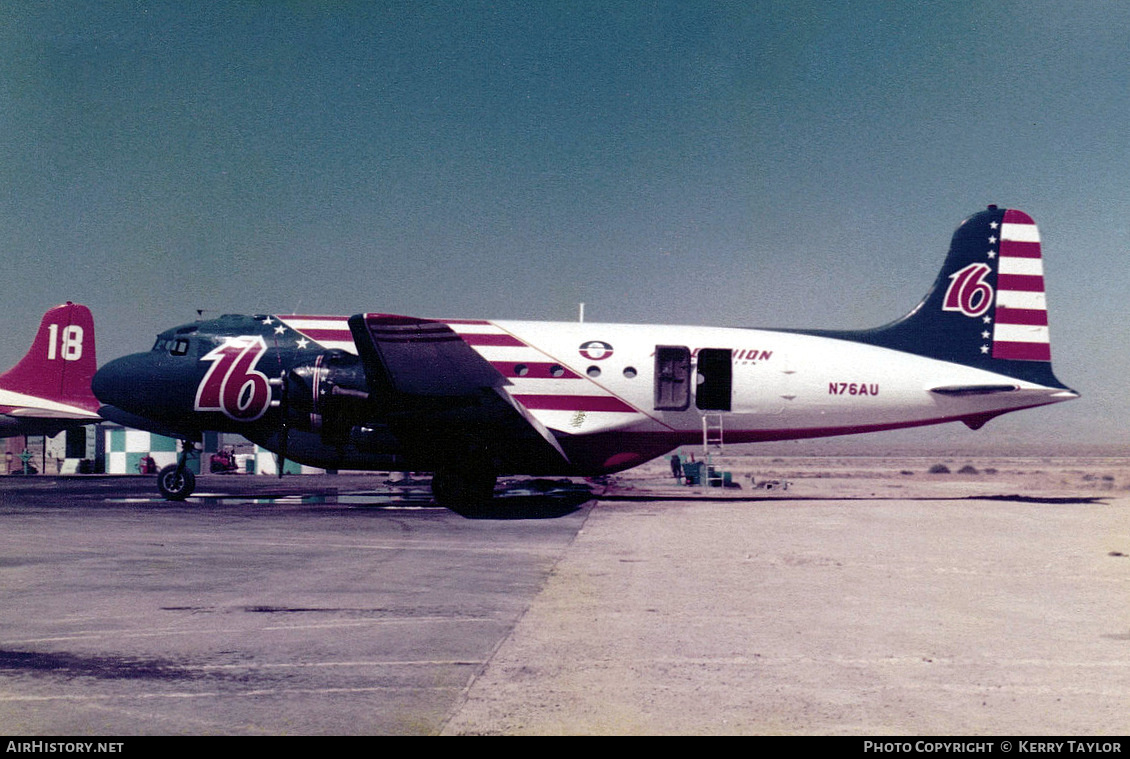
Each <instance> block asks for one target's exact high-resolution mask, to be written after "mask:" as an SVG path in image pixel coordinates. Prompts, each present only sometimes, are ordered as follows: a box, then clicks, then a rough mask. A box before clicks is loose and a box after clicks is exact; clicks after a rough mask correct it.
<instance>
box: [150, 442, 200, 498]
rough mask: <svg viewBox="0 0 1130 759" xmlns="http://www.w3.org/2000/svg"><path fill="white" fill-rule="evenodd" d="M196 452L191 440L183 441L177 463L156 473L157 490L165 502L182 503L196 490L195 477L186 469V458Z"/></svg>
mask: <svg viewBox="0 0 1130 759" xmlns="http://www.w3.org/2000/svg"><path fill="white" fill-rule="evenodd" d="M195 452H196V445H195V444H194V443H193V442H192V441H191V440H186V441H184V446H183V447H182V448H181V452H180V456H178V457H177V463H175V464H169V465H168V466H166V467H164V468H163V469H162V470H161V471H160V472H158V473H157V489H158V490H160V491H161V495H162V496H163V497H164V498H165V500H166V501H183V500H184V499H186V498H188V497H189V496H190V495H192V491H194V490H196V475H195V474H193V473H192V470H191V469H189V468H188V466H187V464H188V458H189V456H190V455H192V454H193V453H195Z"/></svg>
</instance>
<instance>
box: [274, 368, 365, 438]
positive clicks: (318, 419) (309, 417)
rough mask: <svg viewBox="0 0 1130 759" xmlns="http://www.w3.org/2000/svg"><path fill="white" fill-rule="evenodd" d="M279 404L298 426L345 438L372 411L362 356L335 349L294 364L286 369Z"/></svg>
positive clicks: (287, 416)
mask: <svg viewBox="0 0 1130 759" xmlns="http://www.w3.org/2000/svg"><path fill="white" fill-rule="evenodd" d="M284 381H285V386H284V388H283V391H282V393H281V395H282V397H281V398H280V402H279V406H280V407H281V409H280V410H281V411H282V413H283V414H284V416H285V419H286V423H287V424H288V425H292V426H293V427H294V428H295V429H301V430H304V431H307V432H315V433H320V434H321V435H322V438H323V439H325V440H326V441H327V442H342V443H344V442H346V441H348V439H349V435H350V431H351V430H352V428H353V427H354V425H357V424H360V423H362V422H363V421H365V420H367V419H368V417H369V416H370V415H371V414H370V411H369V409H370V405H369V388H368V384H367V383H366V380H365V370H364V367H363V366H362V365H361V360H360V359H359V358H358V357H357V356H354V355H353V354H351V353H346V352H345V351H339V350H333V351H326V352H325V353H320V354H318V355H317V356H315V357H314V358H313V359H311V360H309V361H306V362H303V363H301V364H295V365H294V366H292V367H291V368H290V370H289V371H287V373H286V378H285V380H284Z"/></svg>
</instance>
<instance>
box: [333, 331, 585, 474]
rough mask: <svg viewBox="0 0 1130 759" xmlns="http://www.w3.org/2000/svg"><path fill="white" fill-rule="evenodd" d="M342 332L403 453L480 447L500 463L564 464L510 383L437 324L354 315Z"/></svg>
mask: <svg viewBox="0 0 1130 759" xmlns="http://www.w3.org/2000/svg"><path fill="white" fill-rule="evenodd" d="M349 329H350V331H351V332H352V333H353V341H354V343H355V345H356V346H357V353H358V355H359V356H360V358H361V361H362V364H363V366H364V368H365V376H366V380H367V381H368V384H369V390H370V395H371V397H373V398H375V399H376V403H377V404H378V406H379V407H380V408H382V411H383V412H384V413H386V414H388V415H389V416H390V418H392V419H398V420H400V423H399V424H398V425H397V426H398V427H399V430H400V435H399V436H400V437H401V439H402V440H403V441H404V442H405V444H406V445H408V446H409V447H410V448H417V449H419V448H425V447H434V448H451V447H455V448H464V449H466V448H474V449H486V450H487V451H489V453H490V455H491V456H492V457H493V458H494V459H496V460H498V461H499V462H500V463H501V464H502V465H503V466H506V465H507V464H509V465H513V464H515V463H517V462H528V461H529V460H530V459H531V458H535V459H540V460H544V459H545V457H546V456H549V457H551V458H559V459H564V460H567V457H566V456H565V452H564V451H563V450H562V449H561V446H560V444H559V443H558V442H557V439H556V438H555V437H554V436H553V434H552V433H551V432H550V431H549V430H548V429H547V428H546V427H545V425H543V424H542V423H541V422H539V421H538V420H537V419H535V418H534V417H533V416H532V415H531V414H530V413H529V411H528V410H527V409H526V408H525V407H524V406H522V405H521V404H520V403H518V401H516V400H515V399H514V398H513V397H512V396H511V395H510V393H509V392H508V391H507V386H509V385H510V381H509V380H507V379H506V378H505V377H504V376H502V374H501V373H500V372H499V371H498V370H497V369H495V368H494V367H493V366H491V364H490V362H489V361H487V360H486V359H484V358H483V357H482V356H480V355H479V354H478V353H477V352H475V350H474V349H473V348H472V347H471V346H469V345H467V343H465V342H464V341H463V339H462V338H461V337H459V335H458V334H456V333H455V331H454V330H452V329H451V327H449V326H448V325H446V324H444V323H443V322H437V321H433V320H430V319H420V318H416V317H410V316H398V315H392V314H356V315H354V316H352V317H350V319H349Z"/></svg>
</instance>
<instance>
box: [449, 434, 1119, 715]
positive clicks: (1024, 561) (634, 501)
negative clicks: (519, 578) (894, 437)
mask: <svg viewBox="0 0 1130 759" xmlns="http://www.w3.org/2000/svg"><path fill="white" fill-rule="evenodd" d="M714 463H715V464H716V466H717V468H718V469H720V470H722V469H724V470H726V471H730V472H731V473H732V478H733V480H734V481H735V482H737V483H740V484H741V486H742V487H741V488H740V489H737V488H734V489H727V490H723V489H719V488H703V489H698V488H686V487H679V486H676V485H675V481H674V479H673V478H671V477H670V476H669V473H668V472H669V469H668V465H667V463H666V462H664V461H659V462H655V463H653V464H651V465H649V466H647V467H641V468H640V469H637V470H633V471H632V472H630V473H627V474H625V475H621V476H619V477H617V478H615V479H613V480H612V481H610V482H609V483H607V485H608V487H607V490H606V491H605V493H606V496H605V499H602V500H601V501H600V502H599V503H598V504H597V505H596V506H595V507H594V508H592V510H591V513H590V515H589V517H588V519H587V521H586V522H585V524H584V526H583V528H582V529H581V531H580V532H579V533H578V535H577V537H576V538H575V540H574V542H573V544H572V545H571V546H570V548H569V549H568V550H567V551H566V552H565V553H564V555H563V556H562V558H561V559H560V561H559V562H558V564H557V566H556V568H555V570H554V572H553V574H552V576H551V577H550V579H549V581H548V583H547V584H546V586H545V588H544V589H543V590H542V592H541V593H540V594H539V595H538V596H537V598H536V599H535V600H534V602H533V604H532V606H531V607H530V608H529V610H528V611H527V612H526V614H525V615H524V616H523V618H522V619H521V620H520V622H519V623H518V625H517V626H516V628H515V630H514V631H513V633H512V634H511V635H510V636H509V637H508V638H507V639H506V640H505V641H504V642H503V643H502V645H501V646H500V647H499V650H498V651H497V652H496V654H495V655H494V656H493V657H492V658H491V660H490V661H489V662H488V663H487V665H486V666H485V667H484V668H483V670H482V671H481V672H480V673H479V675H478V676H477V677H476V678H475V680H474V681H473V683H472V684H471V686H470V688H469V689H468V691H467V694H466V698H465V701H464V703H463V704H462V706H461V707H460V708H459V709H458V710H457V711H456V712H455V713H454V715H453V716H452V718H451V719H450V720H449V721H448V723H447V725H446V732H447V733H448V734H483V733H485V734H839V735H879V734H883V735H890V734H905V735H910V734H949V735H954V734H970V735H1048V734H1055V735H1067V736H1071V735H1079V736H1085V735H1125V734H1127V733H1128V732H1130V603H1128V601H1130V459H1127V458H1095V457H1092V458H1071V457H1057V458H1051V457H1047V458H1042V457H1025V458H1004V457H1001V458H969V459H964V458H961V457H950V458H941V457H936V456H935V457H924V458H906V457H899V458H895V457H874V458H858V457H842V458H826V457H821V458H811V459H808V458H801V457H788V458H785V457H781V458H776V457H733V458H730V457H727V458H719V459H717V460H715V461H714ZM942 466H944V468H945V470H947V471H941V467H942ZM932 470H933V471H932ZM751 476H752V480H751ZM763 483H768V484H769V485H771V486H772V487H763V486H762V485H763ZM785 483H788V488H787V489H785V488H784V484H785Z"/></svg>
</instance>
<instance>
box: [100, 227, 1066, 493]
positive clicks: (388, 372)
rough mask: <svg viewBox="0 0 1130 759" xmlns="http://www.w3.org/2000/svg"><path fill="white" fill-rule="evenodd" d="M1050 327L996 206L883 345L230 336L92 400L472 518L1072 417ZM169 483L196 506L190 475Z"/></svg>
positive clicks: (293, 324)
mask: <svg viewBox="0 0 1130 759" xmlns="http://www.w3.org/2000/svg"><path fill="white" fill-rule="evenodd" d="M1047 323H1048V322H1047V305H1046V301H1045V297H1044V279H1043V265H1042V259H1041V253H1040V241H1039V234H1038V232H1037V229H1036V225H1035V224H1034V223H1033V221H1032V219H1031V218H1029V217H1028V216H1027V215H1026V214H1024V213H1023V212H1020V211H1016V210H1006V209H1002V208H997V207H996V206H989V208H988V210H986V211H982V212H980V213H978V214H975V215H974V216H972V217H970V218H968V219H966V220H965V221H964V222H963V223H962V225H961V226H960V227H959V228H958V229H957V231H956V232H955V233H954V236H953V241H952V244H951V247H950V252H949V255H948V257H947V258H946V260H945V264H944V266H943V268H942V271H941V273H940V274H939V276H938V279H937V281H936V282H935V283H934V286H933V288H932V289H931V290H930V292H929V293H928V294H927V295H926V297H925V298H924V299H923V300H922V302H921V303H919V304H918V306H916V307H915V308H914V310H912V311H911V312H910V313H909V314H907V315H906V316H904V317H903V318H902V319H899V320H897V321H895V322H892V323H890V324H888V325H886V326H883V327H879V328H876V329H871V330H861V331H828V330H763V329H732V328H705V327H679V326H644V325H625V324H595V323H592V324H590V323H546V322H528V321H480V320H461V319H422V318H416V317H411V316H398V315H390V314H381V313H363V314H357V315H354V316H351V317H348V318H347V317H332V316H278V315H259V316H222V317H220V318H218V319H213V320H210V321H202V322H197V323H194V324H187V325H184V326H181V327H176V328H174V329H170V330H168V331H166V332H162V333H161V334H160V335H159V336H158V338H157V342H156V344H155V345H154V346H153V349H152V350H151V351H149V352H148V353H138V354H133V355H130V356H126V357H124V358H120V359H118V360H116V361H112V362H110V363H109V364H107V365H106V366H104V367H103V368H102V369H101V370H100V371H99V372H98V374H97V375H96V376H95V378H94V392H95V394H96V395H97V396H98V398H99V399H100V400H101V401H102V402H103V403H104V404H105V405H104V406H102V408H101V413H102V415H103V416H104V417H105V418H107V419H110V420H114V421H118V422H121V423H122V424H125V425H128V426H132V427H139V428H142V429H147V430H151V431H155V432H159V433H164V434H168V435H173V436H176V437H180V438H182V439H185V440H186V441H195V440H199V439H200V435H201V433H202V431H204V430H215V431H221V432H223V431H231V432H237V433H240V434H242V435H244V436H245V437H247V438H249V439H250V440H252V441H254V442H255V443H258V444H259V445H261V446H263V447H265V448H267V449H269V450H271V451H274V452H276V453H277V454H278V455H279V456H280V457H288V458H290V459H293V460H295V461H298V462H301V463H305V464H310V465H313V466H320V467H326V468H337V469H370V470H393V471H395V470H404V471H429V472H434V478H433V481H432V490H433V493H434V495H435V498H436V500H437V502H439V503H441V504H445V505H450V506H457V507H464V508H465V507H467V506H474V505H478V504H482V503H484V502H485V501H487V500H489V499H490V498H491V496H492V494H493V491H494V485H495V480H496V477H497V475H499V474H527V475H538V476H561V475H581V476H593V475H599V474H606V473H611V472H617V471H620V470H624V469H627V468H630V467H633V466H636V465H637V464H641V463H643V462H645V461H648V460H650V459H653V458H656V457H658V456H661V455H663V454H665V453H667V452H669V451H671V450H673V449H675V448H677V447H678V446H681V445H687V444H693V443H696V442H698V441H700V440H702V439H703V437H704V434H710V435H712V436H720V437H722V438H724V440H725V442H727V443H747V442H756V441H765V440H785V439H794V438H810V437H819V436H827V435H843V434H849V433H859V432H871V431H877V430H890V429H895V428H900V427H914V426H919V425H927V424H939V423H942V422H952V421H960V422H964V423H965V424H967V425H968V426H969V427H971V428H973V429H977V428H979V427H980V426H981V425H983V424H984V423H985V422H987V421H988V420H989V419H992V418H993V417H995V416H998V415H1000V414H1003V413H1006V412H1009V411H1016V410H1018V409H1024V408H1030V407H1033V406H1041V405H1045V404H1049V403H1056V402H1059V401H1065V400H1069V399H1072V398H1076V397H1078V394H1077V393H1075V392H1074V391H1073V390H1070V389H1068V388H1067V387H1066V386H1065V385H1063V384H1062V383H1061V382H1060V381H1059V380H1057V379H1056V378H1055V375H1054V374H1053V373H1052V368H1051V353H1050V342H1049V339H1048V326H1047ZM189 444H190V445H191V443H189ZM159 480H160V487H161V489H162V492H163V493H164V494H165V496H166V497H168V498H173V499H179V498H185V497H187V496H188V495H189V494H190V493H191V491H192V487H193V477H192V473H191V472H190V471H187V470H186V469H185V468H184V459H183V456H182V458H181V462H180V463H179V464H178V465H172V466H170V467H167V468H166V469H165V470H163V471H162V473H161V475H160V478H159Z"/></svg>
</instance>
